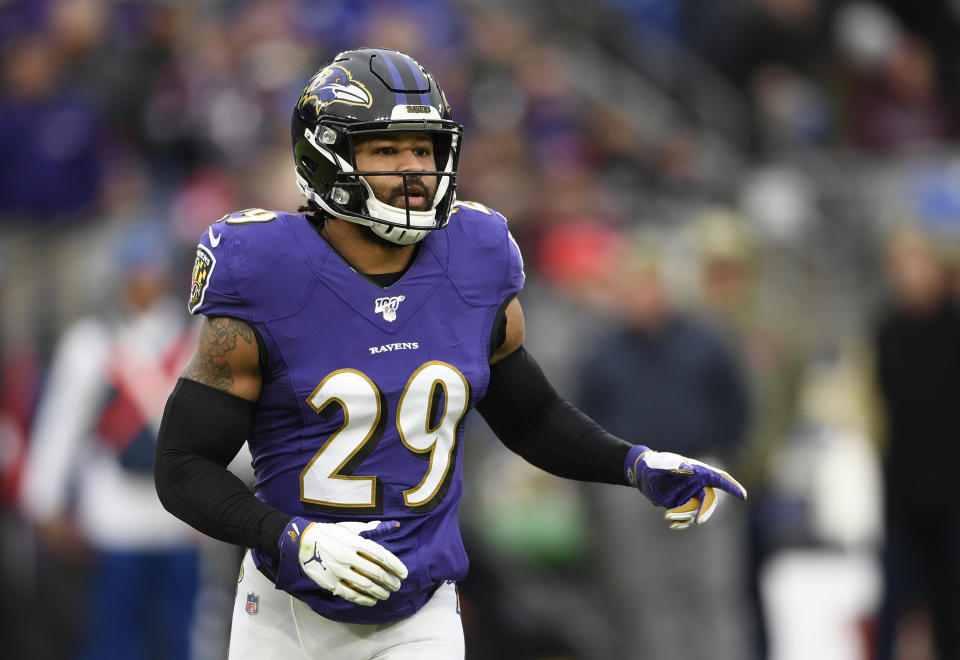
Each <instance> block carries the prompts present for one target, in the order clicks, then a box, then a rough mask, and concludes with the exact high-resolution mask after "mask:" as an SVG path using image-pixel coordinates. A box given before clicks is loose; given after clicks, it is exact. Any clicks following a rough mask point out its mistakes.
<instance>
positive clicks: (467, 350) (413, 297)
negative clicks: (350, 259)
mask: <svg viewBox="0 0 960 660" xmlns="http://www.w3.org/2000/svg"><path fill="white" fill-rule="evenodd" d="M424 284H426V286H417V285H416V283H414V284H413V285H410V284H408V285H406V286H404V285H403V283H402V282H400V283H398V284H397V285H394V286H393V287H390V288H389V289H386V290H384V289H379V288H375V287H355V288H354V289H353V290H346V291H340V292H337V293H334V292H332V291H330V290H329V289H328V288H325V287H321V288H318V290H317V291H316V293H315V295H313V296H312V297H311V298H310V300H309V301H308V302H307V304H306V305H305V306H304V307H303V309H301V310H300V311H299V312H298V313H297V314H295V315H293V316H290V317H287V318H285V319H281V320H277V321H274V322H272V323H271V324H269V325H270V327H269V332H270V334H271V336H272V338H273V339H274V341H275V342H276V343H277V346H276V349H277V351H278V352H279V354H280V355H281V356H282V359H283V361H284V364H285V368H286V370H287V371H288V377H289V378H290V380H291V381H292V382H293V384H294V387H295V388H296V390H297V391H299V392H301V393H305V396H307V397H308V398H309V397H310V396H312V395H314V394H315V393H316V392H317V391H319V390H321V389H323V387H324V385H325V383H327V382H331V381H332V382H335V383H338V384H339V385H340V386H341V387H339V388H330V389H331V392H332V391H333V390H334V389H336V390H337V392H340V390H344V391H346V390H351V391H355V390H358V389H364V390H369V391H370V392H372V393H374V394H376V395H378V396H380V395H381V394H382V395H383V396H385V397H386V398H388V399H399V397H402V396H403V393H404V392H406V391H408V390H410V389H411V388H414V389H416V388H417V387H419V386H420V385H421V383H419V381H420V380H424V379H427V378H428V377H429V379H430V383H427V384H426V385H424V387H427V388H428V389H429V388H430V387H432V386H433V385H432V383H433V382H434V381H436V382H438V383H439V384H440V385H441V386H442V387H445V388H446V387H448V386H449V387H452V388H456V389H459V388H461V387H463V388H465V390H466V391H467V392H472V391H474V390H476V388H477V387H478V386H479V385H480V384H481V383H485V381H486V376H487V373H486V361H487V358H488V355H487V347H488V344H489V333H490V329H489V323H490V320H491V318H492V314H493V311H494V310H491V309H489V308H484V307H478V306H475V305H468V304H466V303H465V302H464V301H463V300H462V299H461V298H460V296H459V295H457V293H456V291H455V290H454V289H453V287H452V286H451V285H450V284H449V283H447V282H445V281H443V280H439V281H436V280H435V281H433V282H429V283H424ZM348 383H349V384H350V386H349V387H345V386H346V385H347V384H348ZM424 383H426V380H424Z"/></svg>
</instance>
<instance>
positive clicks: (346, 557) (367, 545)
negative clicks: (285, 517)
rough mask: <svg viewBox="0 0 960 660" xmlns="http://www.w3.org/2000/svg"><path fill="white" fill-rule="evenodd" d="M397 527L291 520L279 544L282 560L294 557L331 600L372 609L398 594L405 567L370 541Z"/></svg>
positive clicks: (391, 522)
mask: <svg viewBox="0 0 960 660" xmlns="http://www.w3.org/2000/svg"><path fill="white" fill-rule="evenodd" d="M398 527H400V523H398V522H397V521H395V520H388V521H385V522H380V521H379V520H374V521H372V522H366V523H363V522H342V523H318V522H310V521H309V520H306V519H305V518H294V519H293V520H291V521H290V522H289V523H288V524H287V528H286V529H285V530H284V533H283V536H282V537H281V539H280V554H281V556H286V557H296V558H297V560H298V561H299V564H300V570H301V571H302V572H303V574H304V575H306V576H307V577H309V578H310V579H311V580H313V581H314V582H316V583H317V584H319V585H320V586H321V587H323V588H324V589H327V590H329V591H331V592H333V594H334V595H335V596H340V597H342V598H346V599H347V600H349V601H350V602H352V603H357V604H358V605H367V606H371V605H376V604H377V602H378V601H381V600H386V598H387V597H388V596H390V594H391V592H394V591H396V590H397V589H399V588H400V581H401V580H403V579H404V578H405V577H407V567H406V566H404V565H403V562H402V561H400V560H399V559H397V557H396V555H394V554H393V553H392V552H390V551H389V550H387V549H386V548H384V547H383V546H382V545H380V544H379V543H376V542H375V541H374V540H373V539H378V538H382V537H383V536H386V535H387V534H390V533H392V532H393V531H395V530H396V529H397V528H398Z"/></svg>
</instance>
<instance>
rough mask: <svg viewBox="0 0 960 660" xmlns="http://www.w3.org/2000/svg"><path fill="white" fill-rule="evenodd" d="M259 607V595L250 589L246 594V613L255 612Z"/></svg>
mask: <svg viewBox="0 0 960 660" xmlns="http://www.w3.org/2000/svg"><path fill="white" fill-rule="evenodd" d="M259 609H260V596H258V595H257V594H255V593H253V592H252V591H251V592H250V593H248V594H247V614H256V613H257V611H258V610H259Z"/></svg>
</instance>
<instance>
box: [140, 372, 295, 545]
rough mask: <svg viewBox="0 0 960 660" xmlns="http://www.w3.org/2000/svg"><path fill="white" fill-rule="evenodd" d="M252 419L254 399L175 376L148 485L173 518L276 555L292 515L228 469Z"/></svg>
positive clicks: (226, 539)
mask: <svg viewBox="0 0 960 660" xmlns="http://www.w3.org/2000/svg"><path fill="white" fill-rule="evenodd" d="M252 418H253V403H252V402H250V401H247V400H246V399H241V398H240V397H237V396H233V395H232V394H228V393H226V392H223V391H221V390H218V389H215V388H213V387H209V386H208V385H203V384H202V383H197V382H195V381H192V380H187V379H184V378H181V379H180V380H179V381H177V385H176V387H175V388H174V390H173V393H172V394H171V395H170V398H169V399H167V406H166V408H165V409H164V411H163V421H162V422H161V423H160V433H159V436H158V438H157V455H156V461H155V464H154V482H155V483H156V486H157V495H159V497H160V502H161V503H162V504H163V506H164V508H166V509H167V511H169V512H170V513H172V514H173V515H175V516H177V517H178V518H180V519H181V520H183V521H185V522H187V523H189V524H190V525H192V526H193V527H195V528H196V529H198V530H200V531H201V532H203V533H204V534H207V535H208V536H212V537H213V538H216V539H220V540H221V541H226V542H227V543H234V544H236V545H240V546H244V547H248V548H257V549H258V550H261V551H262V552H264V553H266V554H268V555H269V556H270V557H272V558H273V559H274V560H277V559H279V554H278V553H279V548H278V545H277V542H278V539H279V538H280V535H281V534H282V533H283V529H284V527H286V525H287V523H288V522H289V521H290V518H291V517H290V516H288V515H286V514H284V513H282V512H280V511H278V510H277V509H274V508H273V507H272V506H270V505H268V504H265V503H264V502H261V501H260V500H259V499H257V498H256V497H255V496H254V495H253V493H251V492H250V489H249V488H247V486H246V485H245V484H244V483H243V482H242V481H241V480H240V479H239V478H238V477H237V476H236V475H234V474H233V473H232V472H230V471H229V470H227V467H226V466H227V465H228V464H229V463H230V461H232V460H233V458H234V456H236V455H237V452H238V451H240V448H241V447H242V446H243V443H244V441H245V440H246V439H247V436H248V435H249V432H250V426H251V423H252Z"/></svg>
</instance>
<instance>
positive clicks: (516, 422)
mask: <svg viewBox="0 0 960 660" xmlns="http://www.w3.org/2000/svg"><path fill="white" fill-rule="evenodd" d="M524 335H525V331H524V322H523V310H522V308H521V307H520V303H519V301H518V300H517V299H516V298H514V299H513V300H511V301H510V303H509V304H508V305H507V306H506V308H505V312H504V313H503V315H502V318H501V319H499V320H498V323H495V329H494V337H493V339H492V344H493V345H495V346H496V347H497V348H496V349H495V350H493V351H492V355H491V359H490V363H491V365H490V384H489V386H488V388H487V393H486V395H485V396H484V398H483V399H482V400H481V401H480V402H479V403H478V404H477V410H478V411H479V412H480V414H481V415H483V418H484V419H485V420H486V421H487V424H489V425H490V428H491V429H492V430H493V432H494V433H495V434H496V435H497V437H498V438H500V440H501V442H503V443H504V444H505V445H506V446H507V447H508V448H509V449H511V450H512V451H514V452H515V453H517V454H519V455H520V456H522V457H523V458H524V459H526V460H527V461H528V462H530V463H531V464H533V465H535V466H537V467H539V468H541V469H543V470H546V471H547V472H550V473H552V474H555V475H557V476H560V477H566V478H568V479H577V480H580V481H595V482H600V483H609V484H624V483H626V484H629V485H633V486H636V487H638V488H639V489H640V491H641V492H642V493H643V494H644V495H646V496H647V497H648V498H649V499H651V500H652V501H653V502H654V503H655V504H658V505H660V506H664V507H667V508H669V509H670V510H669V511H668V512H667V514H666V518H667V519H668V520H670V521H672V522H673V524H672V525H671V526H672V527H677V528H682V527H686V526H688V525H689V524H690V523H691V522H694V521H695V522H697V523H702V522H705V521H706V520H707V519H708V518H709V517H710V515H711V514H712V512H713V510H714V507H715V506H716V497H715V495H714V493H713V488H714V487H717V488H721V489H722V490H726V491H728V492H730V493H733V494H734V495H736V496H737V497H740V498H743V497H746V491H745V490H744V489H743V487H742V486H741V485H740V484H739V483H737V482H736V481H735V480H734V479H733V478H732V477H730V475H728V474H727V473H726V472H723V471H722V470H717V469H716V468H713V467H711V466H709V465H706V464H704V463H700V462H699V461H694V460H692V459H686V458H684V457H682V456H678V455H676V454H670V453H666V452H654V451H651V450H650V449H648V448H647V447H645V446H643V445H631V444H630V443H628V442H626V441H625V440H622V439H620V438H618V437H616V436H614V435H612V434H610V433H608V432H607V431H606V430H604V429H603V428H602V427H601V426H600V425H598V424H597V423H596V422H594V421H593V420H592V419H590V418H589V417H587V416H586V415H585V414H583V413H582V412H580V411H579V410H577V408H576V407H574V406H573V405H572V404H570V403H569V402H568V401H566V400H564V399H562V398H561V397H560V396H559V395H558V394H557V392H556V391H555V390H554V389H553V386H552V385H551V384H550V382H549V381H548V380H547V378H546V376H545V375H544V373H543V371H542V370H541V369H540V366H539V365H538V364H537V363H536V361H535V360H534V359H533V357H532V356H531V355H530V354H529V353H528V352H527V351H526V349H525V348H524V346H523V340H524Z"/></svg>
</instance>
